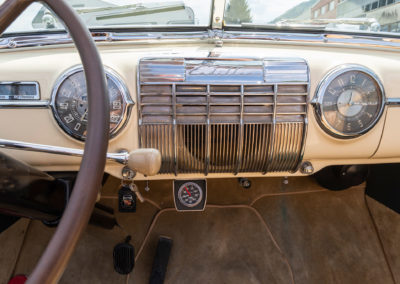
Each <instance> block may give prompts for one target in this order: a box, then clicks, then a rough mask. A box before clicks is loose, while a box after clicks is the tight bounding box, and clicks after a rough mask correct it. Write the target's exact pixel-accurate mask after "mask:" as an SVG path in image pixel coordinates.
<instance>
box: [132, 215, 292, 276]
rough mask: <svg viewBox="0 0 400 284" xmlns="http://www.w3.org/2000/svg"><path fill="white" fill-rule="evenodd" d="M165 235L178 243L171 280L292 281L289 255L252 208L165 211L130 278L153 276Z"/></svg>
mask: <svg viewBox="0 0 400 284" xmlns="http://www.w3.org/2000/svg"><path fill="white" fill-rule="evenodd" d="M161 235H166V236H169V237H171V238H172V239H173V242H174V245H173V247H172V252H171V256H170V260H169V264H168V270H167V275H166V283H292V276H291V270H290V267H289V265H288V263H287V261H286V259H285V257H284V256H283V255H282V253H281V251H280V249H279V248H278V247H277V246H276V244H275V242H274V240H273V239H272V238H271V235H270V232H269V230H268V228H267V227H266V226H265V224H264V222H263V220H262V219H261V218H260V216H259V215H258V214H257V212H256V211H255V210H254V209H253V208H250V207H237V208H234V207H233V208H232V207H231V208H227V207H225V208H224V207H219V208H215V207H208V208H207V209H206V210H205V211H204V212H191V213H182V212H176V211H175V210H174V209H172V210H168V209H166V210H163V211H161V213H160V214H159V215H158V216H157V219H156V220H155V223H154V227H153V228H152V230H151V233H150V234H149V237H148V239H147V241H146V244H145V246H144V249H143V251H141V253H140V255H139V258H138V261H137V264H136V268H135V270H134V273H133V275H132V278H131V280H132V281H131V282H130V283H147V282H148V281H149V277H150V273H151V267H152V263H153V257H154V255H155V249H156V245H157V241H158V237H159V236H161Z"/></svg>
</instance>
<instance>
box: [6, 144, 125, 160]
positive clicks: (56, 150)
mask: <svg viewBox="0 0 400 284" xmlns="http://www.w3.org/2000/svg"><path fill="white" fill-rule="evenodd" d="M0 148H6V149H15V150H25V151H32V152H41V153H48V154H56V155H65V156H74V157H82V156H83V150H82V149H75V148H67V147H59V146H51V145H44V144H35V143H28V142H21V141H16V140H7V139H0ZM106 157H107V159H108V160H112V161H115V162H117V163H120V164H126V163H127V161H128V158H129V153H128V152H125V151H123V152H121V153H107V156H106Z"/></svg>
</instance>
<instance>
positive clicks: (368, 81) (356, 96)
mask: <svg viewBox="0 0 400 284" xmlns="http://www.w3.org/2000/svg"><path fill="white" fill-rule="evenodd" d="M384 100H385V99H384V92H383V87H382V85H381V83H380V81H379V79H378V78H377V77H376V75H375V74H373V73H372V72H371V71H369V70H368V69H366V68H364V67H362V66H358V65H352V66H342V67H339V68H337V69H335V70H334V71H332V72H331V73H329V74H328V75H327V76H326V77H325V78H324V80H323V81H322V83H321V84H320V86H319V87H318V91H317V96H316V98H315V99H314V101H313V103H314V106H315V110H316V115H317V118H318V121H319V123H320V124H321V126H322V127H323V129H324V130H325V131H326V132H327V133H329V134H330V135H332V136H335V137H338V138H353V137H357V136H360V135H362V134H364V133H366V132H367V131H368V130H370V129H371V128H372V127H373V126H374V125H375V124H376V123H377V121H378V120H379V118H380V117H381V114H382V111H383V108H384Z"/></svg>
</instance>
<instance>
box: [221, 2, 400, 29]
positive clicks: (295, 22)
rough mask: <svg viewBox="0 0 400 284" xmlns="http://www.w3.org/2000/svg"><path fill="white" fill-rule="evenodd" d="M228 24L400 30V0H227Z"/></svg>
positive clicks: (289, 27) (226, 16) (226, 17)
mask: <svg viewBox="0 0 400 284" xmlns="http://www.w3.org/2000/svg"><path fill="white" fill-rule="evenodd" d="M224 21H225V25H226V26H236V27H263V28H271V29H276V28H280V29H282V28H285V29H302V30H307V29H311V30H327V31H329V30H338V31H346V32H347V31H348V32H362V33H369V32H373V33H377V32H378V33H380V32H390V33H399V32H400V0H306V1H304V0H284V1H282V0H227V1H226V6H225V16H224Z"/></svg>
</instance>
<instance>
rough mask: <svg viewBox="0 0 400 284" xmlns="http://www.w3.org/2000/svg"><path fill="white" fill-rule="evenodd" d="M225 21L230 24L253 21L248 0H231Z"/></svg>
mask: <svg viewBox="0 0 400 284" xmlns="http://www.w3.org/2000/svg"><path fill="white" fill-rule="evenodd" d="M225 21H226V23H228V24H241V23H251V21H252V17H251V14H250V8H249V4H248V3H247V0H230V1H229V3H228V6H227V7H226V12H225Z"/></svg>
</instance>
